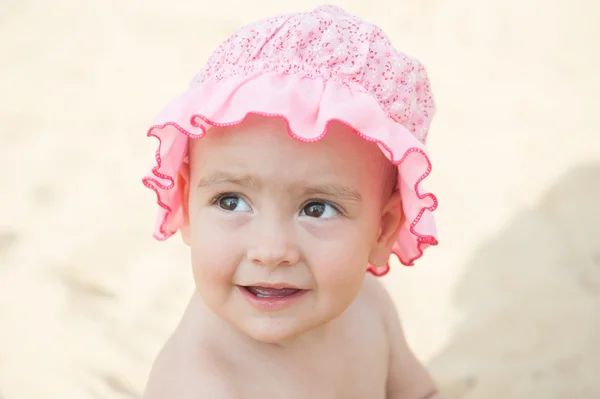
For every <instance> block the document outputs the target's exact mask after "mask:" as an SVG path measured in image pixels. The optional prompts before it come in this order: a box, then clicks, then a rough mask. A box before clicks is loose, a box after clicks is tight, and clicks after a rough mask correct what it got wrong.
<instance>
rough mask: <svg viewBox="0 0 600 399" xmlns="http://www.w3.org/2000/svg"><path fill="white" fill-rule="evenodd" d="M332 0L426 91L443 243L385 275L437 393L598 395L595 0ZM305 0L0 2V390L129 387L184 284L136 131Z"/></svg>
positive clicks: (55, 393)
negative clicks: (226, 52)
mask: <svg viewBox="0 0 600 399" xmlns="http://www.w3.org/2000/svg"><path fill="white" fill-rule="evenodd" d="M332 3H335V4H338V5H341V6H343V7H345V8H347V9H348V10H349V11H352V12H355V13H358V14H360V15H362V16H363V17H365V18H367V19H370V20H372V21H374V22H376V23H377V24H378V25H380V26H381V27H382V28H383V29H384V30H386V31H387V32H388V33H389V34H390V36H391V37H392V40H393V41H394V43H395V44H396V46H397V47H398V48H401V49H402V50H404V51H406V52H408V53H410V54H412V55H414V56H416V57H417V58H419V59H420V60H421V61H423V62H424V63H425V65H426V66H427V68H428V70H429V72H430V75H431V79H432V82H433V88H434V93H435V95H436V99H437V102H438V105H439V112H438V114H437V116H436V119H435V120H434V124H433V126H432V130H431V135H430V153H431V157H432V159H433V161H434V171H433V174H432V175H431V177H430V178H429V179H428V180H427V182H426V187H427V188H428V189H430V190H432V191H433V192H435V193H436V195H437V196H438V198H439V200H440V207H439V210H438V211H437V216H438V221H439V230H440V243H441V244H440V246H438V247H436V248H434V249H432V250H430V251H429V252H428V253H427V254H426V256H425V257H424V258H423V259H422V261H420V262H419V263H418V264H417V266H416V267H414V268H404V267H402V266H399V265H394V268H393V270H392V272H391V273H390V275H388V276H387V277H386V278H385V280H384V281H385V283H386V285H387V286H388V287H389V289H390V291H391V292H392V295H393V296H394V299H395V301H396V303H397V305H398V308H399V311H400V314H401V316H402V319H403V323H404V326H405V329H406V331H407V335H408V338H409V340H410V342H411V345H412V346H413V347H414V349H415V351H416V353H417V354H418V356H419V358H420V359H422V361H423V362H424V363H425V364H427V365H428V366H429V367H430V368H431V370H432V373H433V375H434V377H435V378H436V380H437V381H438V382H439V385H440V387H441V389H442V392H443V393H445V394H446V395H447V397H448V398H450V399H463V398H464V399H479V398H481V399H505V398H515V399H516V398H534V397H535V398H548V399H592V398H600V379H598V375H599V374H600V339H599V338H600V140H599V139H598V134H597V130H598V125H599V122H600V112H598V109H600V100H599V97H598V95H597V93H598V92H600V79H599V78H598V70H599V68H600V58H599V57H600V45H599V44H598V43H599V42H600V27H598V25H595V22H596V21H598V20H599V19H600V3H598V2H594V1H591V0H588V1H584V0H575V1H573V2H571V3H568V2H565V1H563V2H559V1H553V0H545V1H541V0H539V1H535V0H507V1H503V2H493V3H492V2H483V1H477V0H453V1H450V0H425V1H403V2H398V1H384V0H372V1H369V2H363V1H358V0H354V1H350V0H348V1H332ZM250 4H253V5H250ZM317 4H318V3H317V2H316V1H314V0H305V1H303V2H301V3H300V2H299V3H296V2H291V1H283V2H269V1H267V0H255V1H253V2H249V1H241V0H237V1H224V2H215V3H209V2H200V1H189V2H176V3H173V2H166V1H164V2H159V1H157V0H152V1H144V2H142V1H139V0H138V1H135V0H121V1H116V0H106V1H102V2H100V1H97V2H91V1H90V2H78V1H75V0H62V1H58V0H57V1H54V2H47V1H41V0H20V1H16V0H12V1H11V0H5V1H3V2H0V54H2V56H1V57H2V61H1V62H0V190H1V194H0V204H1V206H2V210H3V211H2V215H1V216H0V392H1V393H0V396H1V395H4V399H30V398H31V399H34V398H61V399H99V398H116V399H118V398H137V397H139V395H140V392H141V390H142V387H143V385H144V383H145V379H146V376H147V373H148V370H149V367H150V364H151V361H152V359H153V358H154V356H155V354H156V352H157V350H158V349H159V348H160V346H161V344H162V343H163V342H164V340H165V338H166V337H167V335H168V334H169V332H170V331H171V330H172V329H173V328H174V326H175V324H176V323H177V321H178V319H179V317H180V315H181V313H182V311H183V307H184V305H185V304H186V302H187V300H188V297H189V295H190V293H191V290H192V282H191V276H190V270H189V262H188V253H187V251H186V248H185V247H184V246H183V245H182V243H181V240H180V239H179V237H174V238H173V239H171V240H169V241H167V242H165V243H159V242H156V241H154V240H153V239H152V237H151V230H152V227H153V224H154V215H155V213H154V212H155V203H154V194H153V193H152V192H150V191H149V190H147V189H146V188H144V187H143V186H142V184H141V182H140V178H141V176H143V175H144V174H145V173H146V171H147V170H148V168H149V167H150V166H151V161H152V154H153V152H154V146H155V142H154V141H153V140H151V139H148V138H146V137H145V131H146V129H147V127H148V126H149V123H150V121H151V119H152V117H153V116H154V115H155V113H157V112H158V111H159V110H160V109H161V108H162V106H163V105H164V104H165V103H166V101H168V100H169V99H171V98H172V97H174V96H176V95H177V94H178V93H179V92H180V91H182V90H183V89H184V88H185V87H186V85H187V83H188V82H189V80H190V79H191V77H192V76H193V75H194V74H195V73H196V72H197V71H198V70H199V68H200V67H201V65H202V64H203V62H204V61H205V60H206V58H207V56H208V55H209V54H210V52H211V50H212V49H213V48H214V47H215V46H216V45H217V44H218V43H219V42H220V41H221V40H223V39H224V38H225V37H226V36H227V35H228V34H229V33H231V32H232V31H233V30H234V29H236V28H237V27H238V26H239V25H240V24H242V23H248V22H251V21H253V20H255V19H256V18H261V17H263V16H266V15H273V14H277V13H280V12H287V11H295V10H299V9H308V8H311V7H313V6H315V5H317Z"/></svg>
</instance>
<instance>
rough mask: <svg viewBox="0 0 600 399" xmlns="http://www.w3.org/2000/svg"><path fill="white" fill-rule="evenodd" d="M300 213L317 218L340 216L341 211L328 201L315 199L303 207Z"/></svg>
mask: <svg viewBox="0 0 600 399" xmlns="http://www.w3.org/2000/svg"><path fill="white" fill-rule="evenodd" d="M300 215H301V216H308V217H311V218H317V219H329V218H334V217H336V216H339V215H340V211H339V210H338V209H337V208H336V207H335V206H333V205H331V204H328V203H327V202H322V201H313V202H310V203H308V204H306V206H305V207H304V208H302V211H301V212H300Z"/></svg>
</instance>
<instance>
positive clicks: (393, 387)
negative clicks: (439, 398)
mask: <svg viewBox="0 0 600 399" xmlns="http://www.w3.org/2000/svg"><path fill="white" fill-rule="evenodd" d="M362 295H364V296H365V300H366V301H369V302H370V304H371V306H372V307H373V308H375V309H380V312H381V313H380V315H381V317H382V320H383V325H384V326H385V332H386V337H387V341H388V345H389V350H390V353H389V370H388V384H387V397H388V398H395V399H425V398H433V397H434V396H432V395H435V393H436V389H435V385H434V383H433V381H432V379H431V376H430V375H429V372H428V371H427V370H426V369H425V367H424V366H423V365H422V364H421V362H420V361H419V360H418V359H417V357H416V356H415V355H414V353H413V352H412V350H411V349H410V347H409V343H408V342H407V340H406V337H405V334H404V329H403V327H402V324H401V322H400V316H399V314H398V311H397V308H396V305H395V304H394V301H393V300H392V298H391V296H390V294H389V292H388V290H387V289H386V287H385V286H384V285H383V283H382V282H381V281H379V280H378V278H376V277H373V276H367V277H366V278H365V282H364V287H363V293H362Z"/></svg>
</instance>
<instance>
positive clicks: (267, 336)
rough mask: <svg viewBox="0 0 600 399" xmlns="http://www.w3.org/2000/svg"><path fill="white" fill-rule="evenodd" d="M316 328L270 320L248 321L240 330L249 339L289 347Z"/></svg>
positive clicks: (240, 326)
mask: <svg viewBox="0 0 600 399" xmlns="http://www.w3.org/2000/svg"><path fill="white" fill-rule="evenodd" d="M315 327H316V326H312V325H308V324H305V325H299V324H298V323H297V322H295V321H293V320H290V319H286V318H282V319H277V318H269V317H268V316H267V317H265V318H264V319H263V318H261V319H258V320H256V319H255V320H248V321H247V322H246V323H244V324H243V325H238V328H239V329H240V330H241V331H242V332H243V333H244V334H246V335H247V336H248V337H250V338H252V339H254V340H255V341H258V342H260V343H263V344H272V345H289V344H292V343H293V342H294V341H295V340H296V339H297V338H299V337H300V336H302V335H303V334H305V333H307V332H309V331H311V330H313V328H315Z"/></svg>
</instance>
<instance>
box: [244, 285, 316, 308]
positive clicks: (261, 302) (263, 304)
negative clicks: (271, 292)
mask: <svg viewBox="0 0 600 399" xmlns="http://www.w3.org/2000/svg"><path fill="white" fill-rule="evenodd" d="M237 289H238V291H239V292H240V293H241V294H242V296H243V297H244V298H246V299H247V300H248V302H250V304H251V305H252V306H254V307H255V308H256V309H258V310H262V311H271V312H274V311H277V310H283V309H285V308H287V307H289V306H292V305H293V304H294V303H296V302H298V301H300V300H301V299H302V298H303V297H304V296H305V295H306V294H307V293H308V292H309V291H308V290H299V291H298V292H296V293H294V294H292V295H288V296H284V297H280V298H261V297H257V296H256V295H253V294H252V293H251V292H250V291H248V290H247V289H245V288H244V287H240V286H237Z"/></svg>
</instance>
